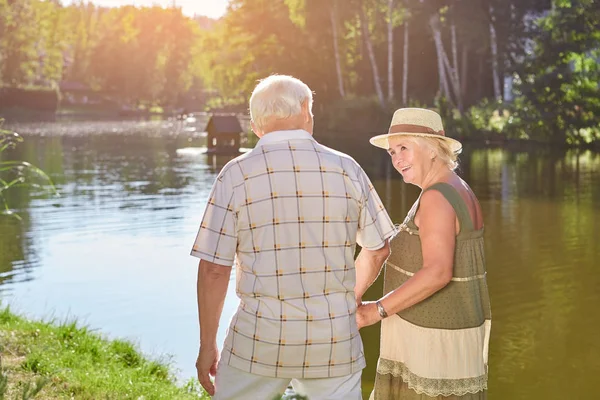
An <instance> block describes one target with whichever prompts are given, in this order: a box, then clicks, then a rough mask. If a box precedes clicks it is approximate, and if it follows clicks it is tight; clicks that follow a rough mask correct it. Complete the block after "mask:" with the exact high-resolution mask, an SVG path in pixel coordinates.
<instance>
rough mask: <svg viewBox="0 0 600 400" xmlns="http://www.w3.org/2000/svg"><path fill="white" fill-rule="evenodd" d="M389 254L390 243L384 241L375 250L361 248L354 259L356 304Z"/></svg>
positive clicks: (377, 274)
mask: <svg viewBox="0 0 600 400" xmlns="http://www.w3.org/2000/svg"><path fill="white" fill-rule="evenodd" d="M389 255H390V243H389V241H388V240H386V241H385V244H384V245H383V247H381V248H380V249H377V250H368V249H365V248H363V249H361V250H360V253H359V254H358V257H357V258H356V261H355V267H356V286H355V287H354V294H355V296H356V302H357V304H360V302H361V301H362V296H363V295H364V294H365V292H366V291H367V289H368V288H369V287H370V286H371V285H372V284H373V282H375V279H377V276H379V272H380V271H381V267H382V266H383V263H384V262H385V260H387V258H388V257H389Z"/></svg>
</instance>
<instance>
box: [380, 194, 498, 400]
mask: <svg viewBox="0 0 600 400" xmlns="http://www.w3.org/2000/svg"><path fill="white" fill-rule="evenodd" d="M427 190H437V191H439V192H440V193H442V195H443V196H444V197H445V198H446V199H447V200H448V202H449V203H450V204H451V205H452V207H453V208H454V210H455V212H456V215H457V218H458V221H459V223H460V232H459V234H458V235H457V236H456V249H455V253H454V267H453V274H452V280H451V281H450V283H449V284H448V285H447V286H446V287H444V288H443V289H441V290H440V291H438V292H436V293H434V294H433V295H432V296H431V297H429V298H427V299H425V300H423V301H421V302H420V303H417V304H415V305H413V306H412V307H409V308H407V309H405V310H403V311H401V312H399V313H398V314H395V315H391V316H389V317H388V318H386V319H384V320H383V321H382V325H381V349H380V356H379V361H378V363H377V375H376V378H375V387H374V390H373V393H372V394H371V399H374V400H391V399H401V400H426V399H427V400H429V399H432V398H437V399H440V400H441V399H443V400H483V399H486V398H487V378H488V346H489V339H490V328H491V311H490V301H489V295H488V288H487V283H486V272H485V258H484V247H483V228H482V229H480V230H475V229H474V226H473V222H472V220H471V216H470V214H469V210H468V208H467V205H466V204H465V202H464V200H463V199H462V197H461V196H460V194H459V193H458V191H456V189H455V188H454V187H453V186H451V185H449V184H447V183H437V184H435V185H432V186H431V187H429V188H427V189H426V190H425V191H427ZM425 191H424V192H425ZM424 192H422V193H424ZM419 199H420V197H419ZM419 199H417V201H416V202H415V204H414V205H413V207H412V208H411V210H410V211H409V213H408V215H407V217H406V219H405V220H404V223H402V224H401V225H400V233H399V234H398V235H397V236H396V237H395V238H394V239H393V240H392V243H391V248H392V254H391V255H390V257H389V259H388V261H387V264H386V267H385V276H384V292H385V293H386V294H387V293H389V292H391V291H392V290H394V289H396V288H397V287H399V286H400V285H402V284H403V283H404V282H406V281H407V280H408V279H410V277H411V276H413V275H414V274H415V273H416V272H417V271H418V270H419V269H421V268H422V266H423V256H422V251H421V240H420V238H419V229H418V227H417V226H416V225H415V223H414V218H415V214H416V212H417V210H418V207H419Z"/></svg>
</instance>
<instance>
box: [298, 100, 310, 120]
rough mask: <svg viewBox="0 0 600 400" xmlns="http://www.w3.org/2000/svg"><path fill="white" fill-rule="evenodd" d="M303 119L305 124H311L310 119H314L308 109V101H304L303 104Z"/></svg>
mask: <svg viewBox="0 0 600 400" xmlns="http://www.w3.org/2000/svg"><path fill="white" fill-rule="evenodd" d="M301 107H302V119H304V122H309V121H310V119H311V118H312V115H311V112H310V110H309V109H308V99H307V100H304V101H303V102H302V106H301Z"/></svg>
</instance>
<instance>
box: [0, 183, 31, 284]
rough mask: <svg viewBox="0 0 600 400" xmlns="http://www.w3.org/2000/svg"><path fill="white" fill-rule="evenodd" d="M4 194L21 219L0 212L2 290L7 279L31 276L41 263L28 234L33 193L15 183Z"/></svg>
mask: <svg viewBox="0 0 600 400" xmlns="http://www.w3.org/2000/svg"><path fill="white" fill-rule="evenodd" d="M4 196H5V197H6V200H7V201H8V203H9V204H10V205H11V206H13V208H14V209H16V212H17V213H18V214H19V217H20V218H21V219H20V220H19V219H17V218H15V217H14V216H10V215H0V294H1V293H2V291H3V289H2V286H3V285H4V284H6V283H8V282H13V281H15V280H19V281H26V280H29V279H30V277H29V272H30V270H31V268H33V267H34V266H36V265H37V264H38V260H37V257H36V255H35V252H34V250H33V247H34V240H33V238H31V237H30V235H29V234H28V233H29V231H30V229H31V224H30V215H29V212H28V208H29V204H30V203H31V195H30V193H29V192H28V191H27V190H26V189H24V188H14V187H13V188H11V190H10V191H7V192H6V193H5V195H4ZM17 276H18V278H16V277H17Z"/></svg>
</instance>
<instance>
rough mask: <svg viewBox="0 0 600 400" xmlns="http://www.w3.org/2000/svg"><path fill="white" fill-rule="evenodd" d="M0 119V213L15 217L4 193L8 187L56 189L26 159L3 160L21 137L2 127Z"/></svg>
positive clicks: (43, 174)
mask: <svg viewBox="0 0 600 400" xmlns="http://www.w3.org/2000/svg"><path fill="white" fill-rule="evenodd" d="M2 122H3V121H2V120H1V119H0V202H1V203H2V206H3V208H4V210H3V211H2V212H1V213H0V214H6V215H13V216H15V217H16V218H17V219H18V218H19V216H18V215H17V214H14V213H13V211H12V210H11V209H10V207H9V204H8V202H7V201H6V198H5V196H4V194H5V193H6V192H7V191H8V189H10V188H13V187H18V186H26V185H27V186H29V187H42V186H49V187H50V188H51V190H52V191H54V193H55V194H58V193H57V192H56V189H55V188H54V185H53V183H52V180H51V179H50V178H49V177H48V175H46V173H44V171H42V170H41V169H39V168H37V167H36V166H34V165H32V164H30V163H28V162H27V161H15V160H4V159H3V158H2V155H3V153H6V152H7V151H8V150H10V149H13V148H15V147H16V146H17V145H18V144H19V143H21V142H22V141H23V138H22V137H21V136H20V135H19V134H18V133H16V132H11V131H7V130H4V129H2Z"/></svg>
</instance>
